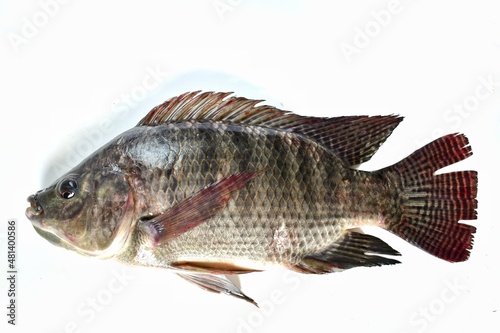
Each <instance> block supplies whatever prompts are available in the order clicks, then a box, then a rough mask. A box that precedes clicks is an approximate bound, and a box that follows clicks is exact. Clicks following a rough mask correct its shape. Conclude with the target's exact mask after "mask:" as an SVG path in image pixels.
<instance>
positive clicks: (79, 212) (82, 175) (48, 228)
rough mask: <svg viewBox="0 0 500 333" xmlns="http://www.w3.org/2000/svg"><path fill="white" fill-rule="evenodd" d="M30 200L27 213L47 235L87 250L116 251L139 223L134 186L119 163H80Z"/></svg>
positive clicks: (97, 252)
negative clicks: (95, 166)
mask: <svg viewBox="0 0 500 333" xmlns="http://www.w3.org/2000/svg"><path fill="white" fill-rule="evenodd" d="M28 202H29V203H30V206H29V207H28V208H27V209H26V217H27V218H28V219H29V220H30V221H31V223H32V224H33V226H34V228H35V230H36V231H37V232H38V233H39V234H40V235H41V236H42V237H44V238H45V239H47V240H48V241H49V242H51V243H53V244H54V245H57V246H60V247H63V248H66V249H69V250H73V251H76V252H78V253H80V254H83V255H86V256H94V257H101V258H109V257H112V256H113V255H116V254H117V253H118V252H119V251H120V249H121V248H123V245H124V244H125V242H126V240H127V239H128V237H129V236H130V234H131V229H132V228H133V227H134V225H133V219H132V217H133V210H134V204H133V203H134V200H133V192H132V190H131V187H130V185H129V182H128V177H127V175H126V174H125V173H124V172H122V171H121V170H120V169H119V168H118V167H116V166H114V167H103V168H98V169H91V170H90V171H89V170H86V171H80V170H79V169H78V168H76V169H74V170H72V171H70V172H69V173H68V174H66V175H64V176H62V177H61V178H59V179H57V180H56V181H55V182H54V183H53V184H52V185H51V186H49V187H47V188H45V189H43V190H40V191H38V192H36V193H35V194H33V195H30V196H29V197H28Z"/></svg>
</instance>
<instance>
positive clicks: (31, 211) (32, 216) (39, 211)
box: [25, 194, 44, 221]
mask: <svg viewBox="0 0 500 333" xmlns="http://www.w3.org/2000/svg"><path fill="white" fill-rule="evenodd" d="M27 201H28V202H29V203H30V207H28V208H26V212H25V214H26V217H27V218H28V219H29V220H31V221H33V220H36V219H38V218H39V217H40V216H41V215H43V213H44V211H43V207H42V205H40V202H39V201H38V194H32V195H30V196H29V197H28V199H27Z"/></svg>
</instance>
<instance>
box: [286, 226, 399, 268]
mask: <svg viewBox="0 0 500 333" xmlns="http://www.w3.org/2000/svg"><path fill="white" fill-rule="evenodd" d="M380 255H391V256H398V255H400V253H399V252H398V251H396V250H394V249H393V248H392V247H390V246H389V245H388V244H387V243H385V242H384V241H382V240H381V239H379V238H377V237H375V236H371V235H368V234H363V233H359V232H356V231H350V230H348V231H346V232H345V234H344V236H343V237H342V238H340V239H339V240H337V241H336V242H335V243H333V244H331V245H330V246H328V247H326V248H324V249H322V250H320V251H318V252H315V253H312V254H308V255H306V256H305V257H304V258H303V259H302V261H301V262H300V263H299V264H298V265H296V267H295V269H296V270H298V271H300V272H303V273H314V274H322V273H331V272H335V271H339V270H345V269H349V268H353V267H370V266H382V265H392V264H398V263H399V261H398V260H395V259H392V258H387V257H384V256H380Z"/></svg>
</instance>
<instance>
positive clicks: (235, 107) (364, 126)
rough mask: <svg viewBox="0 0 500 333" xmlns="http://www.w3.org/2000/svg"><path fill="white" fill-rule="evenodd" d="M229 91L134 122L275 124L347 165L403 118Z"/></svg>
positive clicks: (174, 103)
mask: <svg viewBox="0 0 500 333" xmlns="http://www.w3.org/2000/svg"><path fill="white" fill-rule="evenodd" d="M231 94H232V93H230V92H225V93H222V92H217V93H216V92H204V93H200V91H195V92H188V93H185V94H182V95H180V96H177V97H174V98H172V99H170V100H168V101H166V102H165V103H163V104H160V105H158V106H156V107H155V108H153V109H152V110H151V111H150V112H149V113H148V114H147V115H146V116H145V117H144V118H143V119H142V120H141V121H140V122H139V123H138V124H137V126H156V125H159V124H163V123H175V122H181V121H185V120H197V121H221V122H229V123H235V124H241V125H248V126H261V127H268V128H277V129H281V130H285V131H288V132H292V133H297V134H300V135H304V136H307V137H309V138H310V139H313V140H315V141H316V142H318V143H320V144H322V145H324V146H326V147H328V148H329V149H330V150H332V151H333V152H335V153H336V154H337V155H338V156H339V157H340V158H341V159H342V160H343V161H344V162H345V163H346V165H348V166H356V165H359V164H361V163H363V162H366V161H368V160H369V159H370V158H371V157H372V156H373V154H375V152H376V151H377V149H378V148H379V147H380V145H381V144H382V143H383V142H384V141H385V140H386V139H387V137H389V135H390V134H391V133H392V131H393V130H394V129H395V128H396V126H397V125H398V124H399V123H400V122H401V121H402V120H403V118H402V117H399V116H394V115H391V116H373V117H369V116H350V117H336V118H319V117H304V116H299V115H297V114H294V113H292V112H289V111H283V110H280V109H277V108H275V107H272V106H268V105H259V106H257V104H259V103H261V102H262V101H261V100H252V99H246V98H243V97H234V96H233V97H228V96H229V95H231Z"/></svg>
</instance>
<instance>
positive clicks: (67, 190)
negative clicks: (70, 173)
mask: <svg viewBox="0 0 500 333" xmlns="http://www.w3.org/2000/svg"><path fill="white" fill-rule="evenodd" d="M77 191H78V183H77V181H76V180H74V179H71V178H69V179H65V180H63V181H62V182H61V183H60V184H59V194H60V195H61V197H62V198H64V199H71V198H73V197H74V196H75V194H76V193H77Z"/></svg>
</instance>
